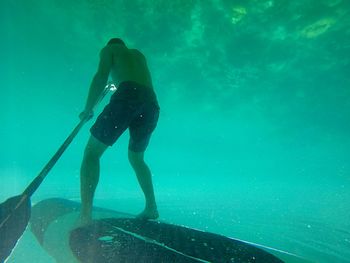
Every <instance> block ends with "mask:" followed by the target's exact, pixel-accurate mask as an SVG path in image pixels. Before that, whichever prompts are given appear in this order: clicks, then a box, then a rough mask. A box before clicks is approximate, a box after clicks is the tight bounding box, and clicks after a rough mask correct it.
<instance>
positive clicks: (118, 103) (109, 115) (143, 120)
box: [90, 81, 159, 152]
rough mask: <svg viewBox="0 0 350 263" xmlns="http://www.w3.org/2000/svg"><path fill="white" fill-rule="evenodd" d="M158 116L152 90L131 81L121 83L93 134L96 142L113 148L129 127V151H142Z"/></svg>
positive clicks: (101, 115) (98, 119)
mask: <svg viewBox="0 0 350 263" xmlns="http://www.w3.org/2000/svg"><path fill="white" fill-rule="evenodd" d="M158 117H159V105H158V102H157V98H156V95H155V93H154V91H153V89H151V88H148V87H145V86H141V85H140V84H138V83H136V82H132V81H127V82H122V83H121V84H120V85H119V87H118V89H117V90H116V92H115V93H114V94H113V95H112V97H111V100H110V102H109V104H108V105H107V106H106V107H105V108H104V110H103V111H102V113H101V114H100V115H99V116H98V118H97V120H96V122H95V124H94V125H93V126H92V127H91V129H90V131H91V134H92V135H93V136H94V137H95V138H96V139H98V140H99V141H101V142H102V143H104V144H106V145H109V146H112V145H113V144H114V143H115V142H116V140H117V139H118V138H119V137H120V135H122V134H123V132H124V131H125V130H126V129H127V128H129V132H130V140H129V150H131V151H133V152H143V151H145V150H146V148H147V145H148V143H149V140H150V138H151V134H152V132H153V130H154V129H155V128H156V126H157V122H158Z"/></svg>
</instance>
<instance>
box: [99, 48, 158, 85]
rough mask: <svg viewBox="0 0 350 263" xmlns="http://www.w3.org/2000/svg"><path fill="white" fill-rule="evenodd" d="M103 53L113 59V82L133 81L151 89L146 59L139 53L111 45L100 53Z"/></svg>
mask: <svg viewBox="0 0 350 263" xmlns="http://www.w3.org/2000/svg"><path fill="white" fill-rule="evenodd" d="M103 53H107V54H108V55H110V56H112V57H113V63H112V68H111V76H112V78H113V81H114V82H116V83H121V82H125V81H134V82H137V83H139V84H141V85H144V86H147V87H149V88H153V85H152V79H151V75H150V72H149V69H148V66H147V61H146V58H145V56H144V55H143V54H142V53H141V52H140V51H138V50H137V49H128V48H127V47H125V46H123V45H118V44H113V45H108V46H106V47H105V48H104V49H103V50H102V51H101V54H103Z"/></svg>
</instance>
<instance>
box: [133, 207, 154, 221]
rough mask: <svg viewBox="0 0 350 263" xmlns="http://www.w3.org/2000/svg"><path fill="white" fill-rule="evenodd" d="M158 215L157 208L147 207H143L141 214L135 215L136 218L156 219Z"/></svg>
mask: <svg viewBox="0 0 350 263" xmlns="http://www.w3.org/2000/svg"><path fill="white" fill-rule="evenodd" d="M158 217H159V213H158V210H157V208H154V209H147V208H145V210H143V212H142V213H141V214H138V215H137V216H136V218H137V219H145V220H147V219H157V218H158Z"/></svg>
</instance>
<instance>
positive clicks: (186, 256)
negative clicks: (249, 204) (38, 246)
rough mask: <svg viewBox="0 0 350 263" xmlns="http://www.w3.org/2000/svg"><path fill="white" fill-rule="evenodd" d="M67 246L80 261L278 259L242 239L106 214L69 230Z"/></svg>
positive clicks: (242, 262)
mask: <svg viewBox="0 0 350 263" xmlns="http://www.w3.org/2000/svg"><path fill="white" fill-rule="evenodd" d="M70 247H71V249H72V251H73V254H74V255H75V256H76V257H77V258H78V259H79V260H80V261H81V262H84V263H85V262H99V263H112V262H113V263H114V262H128V263H133V262H135V263H136V262H148V263H152V262H154V263H155V262H158V263H159V262H167V263H170V262H177V263H187V262H188V263H190V262H191V263H192V262H232V263H282V262H284V261H282V260H281V259H279V258H277V257H276V256H274V255H272V254H270V253H268V252H266V251H264V250H263V249H260V248H257V247H255V246H253V245H250V244H247V243H244V242H242V241H239V240H236V239H232V238H228V237H225V236H222V235H218V234H213V233H208V232H203V231H200V230H196V229H193V228H188V227H184V226H179V225H173V224H168V223H163V222H158V221H153V220H141V219H135V218H107V219H100V220H96V221H94V222H93V223H92V224H91V225H88V226H85V227H81V228H77V229H75V230H73V231H72V232H71V235H70Z"/></svg>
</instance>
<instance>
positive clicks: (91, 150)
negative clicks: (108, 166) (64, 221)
mask: <svg viewBox="0 0 350 263" xmlns="http://www.w3.org/2000/svg"><path fill="white" fill-rule="evenodd" d="M107 147H108V146H107V145H105V144H104V143H102V142H100V141H98V140H97V139H96V138H95V137H93V136H91V137H90V139H89V141H88V143H87V145H86V148H85V152H84V158H83V162H82V164H81V170H80V196H81V214H80V221H81V223H82V224H86V223H88V222H89V221H91V218H92V203H93V198H94V193H95V190H96V186H97V184H98V180H99V177H100V158H101V156H102V154H103V153H104V151H105V150H106V149H107Z"/></svg>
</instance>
